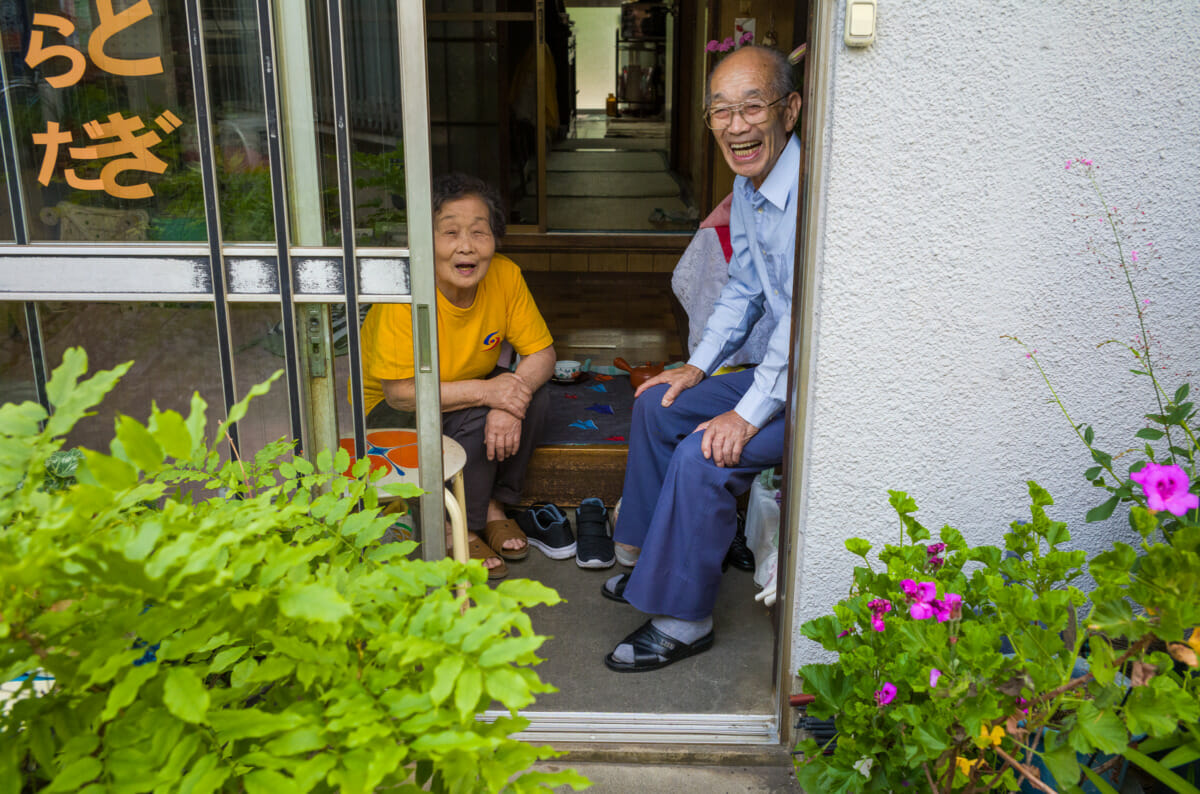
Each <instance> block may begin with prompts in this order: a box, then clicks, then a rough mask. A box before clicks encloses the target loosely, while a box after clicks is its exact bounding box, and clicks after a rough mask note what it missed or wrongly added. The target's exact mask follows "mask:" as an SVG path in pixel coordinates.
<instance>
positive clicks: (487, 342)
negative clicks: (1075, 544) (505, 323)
mask: <svg viewBox="0 0 1200 794" xmlns="http://www.w3.org/2000/svg"><path fill="white" fill-rule="evenodd" d="M500 340H501V336H500V332H499V331H492V332H491V333H490V334H488V335H487V336H485V337H484V338H483V349H484V350H491V349H492V348H493V347H495V346H496V345H498V344H500Z"/></svg>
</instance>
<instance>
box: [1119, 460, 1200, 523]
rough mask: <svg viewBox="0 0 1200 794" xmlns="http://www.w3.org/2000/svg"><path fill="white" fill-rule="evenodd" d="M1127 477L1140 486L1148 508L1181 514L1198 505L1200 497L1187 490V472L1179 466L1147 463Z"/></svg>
mask: <svg viewBox="0 0 1200 794" xmlns="http://www.w3.org/2000/svg"><path fill="white" fill-rule="evenodd" d="M1129 479H1131V480H1133V481H1134V482H1136V483H1137V484H1139V485H1141V486H1142V489H1143V490H1144V491H1145V493H1146V507H1147V508H1149V509H1150V510H1154V511H1157V510H1166V511H1167V512H1169V513H1171V514H1172V515H1177V516H1181V515H1183V514H1184V513H1186V512H1187V511H1188V510H1195V509H1196V508H1197V507H1200V498H1198V497H1197V496H1196V494H1194V493H1189V492H1188V485H1189V483H1188V476H1187V472H1185V471H1184V470H1183V469H1182V468H1180V467H1179V466H1160V465H1159V464H1157V463H1147V464H1146V465H1145V467H1144V468H1142V469H1141V470H1140V471H1135V472H1130V474H1129Z"/></svg>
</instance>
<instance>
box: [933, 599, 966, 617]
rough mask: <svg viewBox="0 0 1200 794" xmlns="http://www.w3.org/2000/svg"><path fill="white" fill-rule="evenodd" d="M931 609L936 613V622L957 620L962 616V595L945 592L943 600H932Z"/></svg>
mask: <svg viewBox="0 0 1200 794" xmlns="http://www.w3.org/2000/svg"><path fill="white" fill-rule="evenodd" d="M933 610H934V612H936V613H937V621H938V623H945V622H946V621H947V620H957V619H958V618H961V617H962V596H960V595H959V594H958V593H946V597H945V598H944V599H943V600H941V601H934V602H933Z"/></svg>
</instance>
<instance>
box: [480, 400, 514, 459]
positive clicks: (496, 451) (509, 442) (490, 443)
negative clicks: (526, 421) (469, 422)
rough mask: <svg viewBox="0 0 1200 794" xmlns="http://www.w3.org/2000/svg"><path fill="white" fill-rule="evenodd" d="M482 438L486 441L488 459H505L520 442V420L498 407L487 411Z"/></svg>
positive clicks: (511, 454) (512, 453) (510, 455)
mask: <svg viewBox="0 0 1200 794" xmlns="http://www.w3.org/2000/svg"><path fill="white" fill-rule="evenodd" d="M483 438H484V441H485V442H486V443H487V456H488V460H506V459H508V458H510V457H512V456H513V455H515V454H516V452H517V447H518V446H520V444H521V420H520V419H518V418H517V417H515V416H513V415H512V414H510V413H509V412H508V411H505V410H502V409H500V408H493V409H492V410H490V411H488V415H487V421H486V422H485V423H484V429H483Z"/></svg>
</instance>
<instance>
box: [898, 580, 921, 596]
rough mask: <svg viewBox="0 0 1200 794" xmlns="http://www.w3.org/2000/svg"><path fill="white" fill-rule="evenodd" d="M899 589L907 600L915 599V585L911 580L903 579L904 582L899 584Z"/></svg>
mask: <svg viewBox="0 0 1200 794" xmlns="http://www.w3.org/2000/svg"><path fill="white" fill-rule="evenodd" d="M900 589H901V590H903V591H904V595H906V596H908V597H909V598H916V597H917V583H916V582H914V581H913V580H912V579H905V580H904V581H902V582H900Z"/></svg>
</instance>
